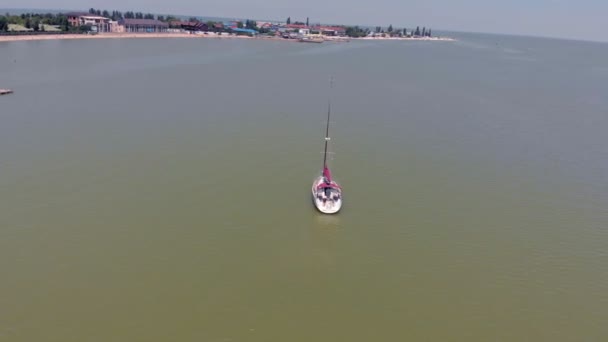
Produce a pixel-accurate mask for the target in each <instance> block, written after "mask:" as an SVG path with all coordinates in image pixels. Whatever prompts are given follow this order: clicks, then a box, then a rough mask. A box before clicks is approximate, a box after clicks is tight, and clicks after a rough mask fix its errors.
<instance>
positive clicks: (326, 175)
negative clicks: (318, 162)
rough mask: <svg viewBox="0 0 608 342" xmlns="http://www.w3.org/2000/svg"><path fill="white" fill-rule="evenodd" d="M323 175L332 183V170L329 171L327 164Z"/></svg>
mask: <svg viewBox="0 0 608 342" xmlns="http://www.w3.org/2000/svg"><path fill="white" fill-rule="evenodd" d="M323 177H325V181H326V182H327V183H331V171H329V168H328V167H327V166H325V167H324V168H323Z"/></svg>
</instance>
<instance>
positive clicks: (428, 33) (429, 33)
mask: <svg viewBox="0 0 608 342" xmlns="http://www.w3.org/2000/svg"><path fill="white" fill-rule="evenodd" d="M426 35H427V36H429V37H430V36H431V29H429V32H427V33H426Z"/></svg>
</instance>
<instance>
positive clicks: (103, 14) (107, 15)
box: [101, 10, 110, 18]
mask: <svg viewBox="0 0 608 342" xmlns="http://www.w3.org/2000/svg"><path fill="white" fill-rule="evenodd" d="M101 16H102V17H106V18H109V17H110V12H108V11H106V10H104V11H103V12H101Z"/></svg>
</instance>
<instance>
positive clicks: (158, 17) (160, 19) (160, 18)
mask: <svg viewBox="0 0 608 342" xmlns="http://www.w3.org/2000/svg"><path fill="white" fill-rule="evenodd" d="M156 20H158V21H165V16H163V15H158V16H156Z"/></svg>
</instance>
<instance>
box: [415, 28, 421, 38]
mask: <svg viewBox="0 0 608 342" xmlns="http://www.w3.org/2000/svg"><path fill="white" fill-rule="evenodd" d="M414 36H420V26H416V32H414Z"/></svg>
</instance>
